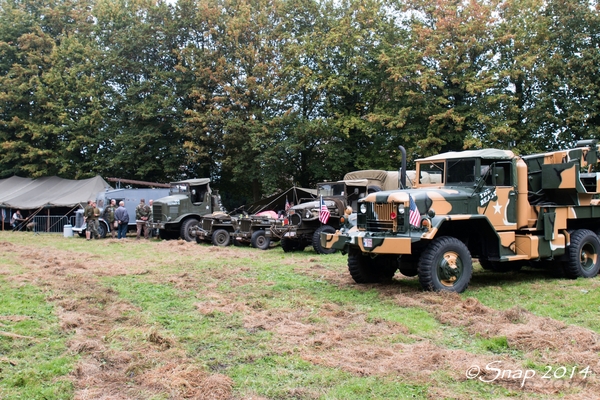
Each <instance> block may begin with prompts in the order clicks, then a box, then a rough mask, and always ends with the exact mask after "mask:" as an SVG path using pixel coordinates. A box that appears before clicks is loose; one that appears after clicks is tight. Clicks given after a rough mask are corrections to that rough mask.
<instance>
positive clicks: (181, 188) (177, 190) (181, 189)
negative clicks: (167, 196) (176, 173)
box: [171, 183, 190, 194]
mask: <svg viewBox="0 0 600 400" xmlns="http://www.w3.org/2000/svg"><path fill="white" fill-rule="evenodd" d="M189 192H190V187H189V186H188V185H185V184H182V183H178V184H175V185H171V194H188V193H189Z"/></svg>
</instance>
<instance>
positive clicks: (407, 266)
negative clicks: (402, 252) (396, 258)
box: [398, 256, 419, 277]
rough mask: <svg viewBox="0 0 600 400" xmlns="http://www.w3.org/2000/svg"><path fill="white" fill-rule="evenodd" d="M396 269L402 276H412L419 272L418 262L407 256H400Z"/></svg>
mask: <svg viewBox="0 0 600 400" xmlns="http://www.w3.org/2000/svg"><path fill="white" fill-rule="evenodd" d="M398 270H400V273H401V274H402V275H404V276H408V277H413V276H417V275H418V274H419V264H418V262H417V261H415V260H414V259H412V257H411V258H409V257H408V256H402V258H401V259H400V265H399V266H398Z"/></svg>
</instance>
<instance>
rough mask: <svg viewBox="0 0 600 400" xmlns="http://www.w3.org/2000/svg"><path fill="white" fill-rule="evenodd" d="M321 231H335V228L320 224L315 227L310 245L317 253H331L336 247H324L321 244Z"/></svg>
mask: <svg viewBox="0 0 600 400" xmlns="http://www.w3.org/2000/svg"><path fill="white" fill-rule="evenodd" d="M321 233H335V228H334V227H333V226H329V225H322V226H320V227H318V228H317V230H316V231H315V233H313V236H312V246H313V248H314V249H315V251H316V252H317V253H318V254H333V253H335V252H336V249H326V248H325V247H323V246H322V245H321Z"/></svg>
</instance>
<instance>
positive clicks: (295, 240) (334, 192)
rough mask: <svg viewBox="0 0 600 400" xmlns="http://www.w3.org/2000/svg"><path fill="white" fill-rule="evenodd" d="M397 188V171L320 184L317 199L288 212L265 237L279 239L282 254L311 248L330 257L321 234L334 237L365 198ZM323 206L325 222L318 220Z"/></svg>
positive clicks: (359, 174) (350, 176)
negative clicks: (325, 211)
mask: <svg viewBox="0 0 600 400" xmlns="http://www.w3.org/2000/svg"><path fill="white" fill-rule="evenodd" d="M404 171H406V169H404ZM405 181H406V179H405ZM405 184H406V183H405ZM398 185H399V171H381V170H364V171H355V172H350V173H347V174H346V175H345V176H344V179H343V180H341V181H336V182H323V183H319V184H318V185H317V199H316V200H315V199H308V200H306V201H302V202H301V203H300V204H297V205H294V206H292V207H291V208H289V209H288V210H287V216H286V218H285V219H284V222H279V221H278V222H277V223H274V224H273V225H272V226H271V228H270V229H269V231H268V232H266V237H267V238H278V239H281V247H282V249H283V251H284V252H291V251H302V250H304V249H305V248H306V246H308V245H312V246H313V248H314V249H315V251H316V252H317V253H319V254H330V253H333V252H335V251H336V249H335V248H333V247H329V248H325V247H323V246H322V245H321V240H320V235H321V233H333V232H335V231H336V229H339V228H340V226H341V225H340V224H341V223H344V222H345V221H346V219H347V218H348V217H347V216H346V213H347V212H348V214H350V213H351V212H352V210H355V209H356V205H357V203H358V201H359V200H360V199H361V198H363V197H364V196H366V195H367V194H369V193H373V192H379V191H381V190H390V189H398V187H399V186H398ZM321 201H322V203H321ZM322 204H323V205H324V206H325V207H326V208H327V212H328V213H329V216H328V218H327V219H325V218H321V219H320V216H321V212H322V208H323V207H322ZM322 220H325V222H326V223H322V222H321V221H322ZM285 221H287V224H286V223H285Z"/></svg>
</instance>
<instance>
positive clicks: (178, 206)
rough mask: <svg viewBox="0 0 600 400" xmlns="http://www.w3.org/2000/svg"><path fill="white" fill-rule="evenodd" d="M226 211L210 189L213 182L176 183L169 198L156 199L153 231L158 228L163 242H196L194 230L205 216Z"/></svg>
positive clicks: (202, 180) (189, 180) (201, 179)
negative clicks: (181, 240) (168, 240)
mask: <svg viewBox="0 0 600 400" xmlns="http://www.w3.org/2000/svg"><path fill="white" fill-rule="evenodd" d="M215 211H224V208H223V205H222V204H221V197H220V196H219V194H218V193H217V192H214V193H213V191H212V190H211V188H210V179H208V178H200V179H187V180H183V181H179V182H172V183H171V188H170V192H169V195H168V196H166V197H163V198H160V199H157V200H154V205H153V206H152V218H153V221H152V223H151V224H150V225H151V227H152V229H157V230H158V232H159V235H160V237H161V238H162V239H176V238H178V237H181V238H182V239H184V240H186V241H188V242H191V241H193V240H195V237H194V236H193V235H192V228H193V227H195V226H197V225H198V223H199V221H200V219H201V218H202V216H204V215H206V214H211V213H213V212H215Z"/></svg>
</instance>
